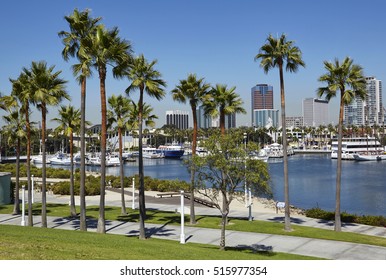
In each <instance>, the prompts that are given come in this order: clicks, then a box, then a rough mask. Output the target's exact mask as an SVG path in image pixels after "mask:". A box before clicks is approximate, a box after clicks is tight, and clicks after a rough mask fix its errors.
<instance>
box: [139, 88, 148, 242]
mask: <svg viewBox="0 0 386 280" xmlns="http://www.w3.org/2000/svg"><path fill="white" fill-rule="evenodd" d="M138 106H139V108H138V123H139V125H138V128H139V136H138V149H139V151H138V152H139V159H138V161H139V162H138V163H139V172H138V173H139V194H138V199H139V238H140V239H146V232H145V219H146V206H145V182H144V172H143V154H142V113H143V88H141V89H140V97H139V104H138Z"/></svg>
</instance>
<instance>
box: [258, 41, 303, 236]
mask: <svg viewBox="0 0 386 280" xmlns="http://www.w3.org/2000/svg"><path fill="white" fill-rule="evenodd" d="M260 59H261V62H260V67H262V68H263V69H264V72H265V73H266V74H267V73H268V72H269V71H270V70H271V69H272V68H279V76H280V104H281V122H282V131H283V133H282V144H283V150H284V153H283V154H284V157H283V161H284V199H285V219H284V228H285V230H286V231H290V230H291V219H290V205H289V184H288V159H287V133H286V123H285V116H286V115H285V93H284V73H283V71H284V68H285V69H286V71H289V72H297V71H298V69H299V67H300V66H303V67H305V63H304V61H303V60H302V52H301V51H300V49H299V48H298V47H297V46H294V42H293V41H288V40H287V37H286V35H285V34H282V35H281V36H280V38H274V37H273V36H272V35H269V36H268V38H267V42H266V44H264V45H263V46H262V47H261V48H260V50H259V53H258V54H257V55H256V56H255V61H256V60H260Z"/></svg>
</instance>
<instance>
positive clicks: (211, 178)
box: [193, 132, 271, 250]
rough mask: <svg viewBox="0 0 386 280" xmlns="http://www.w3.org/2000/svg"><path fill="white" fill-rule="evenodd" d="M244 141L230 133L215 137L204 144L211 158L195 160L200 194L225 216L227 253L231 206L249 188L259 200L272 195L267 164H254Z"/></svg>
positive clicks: (223, 220) (239, 136) (222, 241)
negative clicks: (245, 187)
mask: <svg viewBox="0 0 386 280" xmlns="http://www.w3.org/2000/svg"><path fill="white" fill-rule="evenodd" d="M242 141H243V136H242V135H241V134H240V133H233V132H229V133H227V134H226V135H223V136H220V135H218V134H213V135H212V136H210V137H209V138H208V139H207V140H206V141H205V143H204V144H203V146H204V147H205V149H206V150H207V151H208V155H207V156H206V157H204V158H202V157H193V164H194V165H195V167H196V176H197V191H198V193H199V194H201V195H203V196H204V197H206V198H207V199H209V200H210V201H211V202H213V204H214V206H215V207H216V208H217V209H218V210H219V211H220V213H221V217H222V222H221V237H220V249H221V250H224V249H225V228H226V224H227V217H228V214H229V211H230V204H231V202H232V201H233V200H234V199H237V198H239V197H242V196H243V191H244V186H245V184H248V186H249V188H250V189H251V191H252V193H253V194H254V195H256V196H259V195H265V196H270V195H271V190H270V187H269V183H268V180H269V173H268V166H267V164H266V163H264V162H263V161H260V160H250V159H249V158H248V157H247V154H248V151H246V150H244V147H243V145H242V144H241V143H242Z"/></svg>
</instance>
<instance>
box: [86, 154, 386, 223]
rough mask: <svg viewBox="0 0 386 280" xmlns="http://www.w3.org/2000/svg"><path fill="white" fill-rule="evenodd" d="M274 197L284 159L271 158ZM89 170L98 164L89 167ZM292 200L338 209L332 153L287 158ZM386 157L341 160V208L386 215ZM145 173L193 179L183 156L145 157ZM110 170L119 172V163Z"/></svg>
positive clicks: (130, 167) (278, 196) (278, 195)
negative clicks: (362, 160) (181, 157)
mask: <svg viewBox="0 0 386 280" xmlns="http://www.w3.org/2000/svg"><path fill="white" fill-rule="evenodd" d="M268 164H269V173H270V176H271V186H272V190H273V195H274V199H275V200H278V201H283V200H284V190H283V185H284V180H283V162H282V161H279V162H269V163H268ZM88 170H90V171H97V170H98V168H95V167H88ZM288 171H289V187H290V203H291V204H292V205H295V206H297V207H300V208H305V209H308V208H312V207H316V206H319V207H321V208H323V209H326V210H331V211H333V210H334V209H335V184H336V182H335V180H336V160H331V159H330V156H329V155H295V156H291V157H289V158H288ZM385 171H386V161H380V162H356V161H343V162H342V192H341V210H342V211H346V212H349V213H356V214H361V215H362V214H363V215H382V216H386V172H385ZM144 172H145V175H146V176H150V177H154V178H159V179H180V180H185V181H190V174H189V173H188V170H187V168H186V167H185V166H184V164H183V161H182V160H170V159H144ZM107 174H109V175H116V176H118V175H119V167H108V168H107ZM133 174H138V163H137V162H129V163H125V175H126V176H131V175H133Z"/></svg>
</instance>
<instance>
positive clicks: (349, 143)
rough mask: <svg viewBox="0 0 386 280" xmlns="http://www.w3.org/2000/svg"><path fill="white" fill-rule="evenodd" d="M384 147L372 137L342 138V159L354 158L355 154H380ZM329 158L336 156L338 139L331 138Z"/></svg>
mask: <svg viewBox="0 0 386 280" xmlns="http://www.w3.org/2000/svg"><path fill="white" fill-rule="evenodd" d="M383 152H384V149H383V147H382V145H381V143H380V142H379V141H378V140H376V139H375V138H374V137H355V138H343V139H342V159H344V160H354V159H355V157H354V155H355V154H366V153H375V154H382V153H383ZM331 158H332V159H337V158H338V140H333V141H332V145H331Z"/></svg>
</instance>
